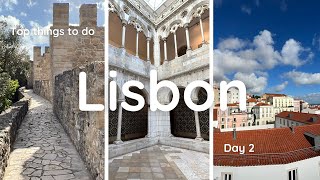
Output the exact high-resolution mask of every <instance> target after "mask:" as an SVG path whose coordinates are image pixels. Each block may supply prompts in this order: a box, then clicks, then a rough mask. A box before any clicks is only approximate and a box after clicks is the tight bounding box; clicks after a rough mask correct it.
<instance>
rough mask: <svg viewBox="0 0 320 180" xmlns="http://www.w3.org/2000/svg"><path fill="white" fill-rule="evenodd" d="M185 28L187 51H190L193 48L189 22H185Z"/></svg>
mask: <svg viewBox="0 0 320 180" xmlns="http://www.w3.org/2000/svg"><path fill="white" fill-rule="evenodd" d="M184 28H185V29H186V39H187V51H189V50H191V46H190V35H189V24H185V25H184Z"/></svg>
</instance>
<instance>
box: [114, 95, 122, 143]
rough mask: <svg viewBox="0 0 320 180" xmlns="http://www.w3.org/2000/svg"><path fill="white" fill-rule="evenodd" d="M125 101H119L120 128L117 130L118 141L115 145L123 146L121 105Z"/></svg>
mask: <svg viewBox="0 0 320 180" xmlns="http://www.w3.org/2000/svg"><path fill="white" fill-rule="evenodd" d="M124 101H125V100H119V101H118V102H119V109H118V128H117V139H116V141H114V144H122V143H123V142H122V140H121V127H122V106H121V103H122V102H124Z"/></svg>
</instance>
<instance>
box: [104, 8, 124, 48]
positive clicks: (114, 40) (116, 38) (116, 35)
mask: <svg viewBox="0 0 320 180" xmlns="http://www.w3.org/2000/svg"><path fill="white" fill-rule="evenodd" d="M108 18H109V19H108V21H109V23H112V24H113V26H109V31H108V33H109V44H111V45H112V46H114V47H121V46H122V45H121V44H122V43H121V41H122V23H123V22H124V20H122V19H121V17H120V15H119V13H117V11H109V16H108Z"/></svg>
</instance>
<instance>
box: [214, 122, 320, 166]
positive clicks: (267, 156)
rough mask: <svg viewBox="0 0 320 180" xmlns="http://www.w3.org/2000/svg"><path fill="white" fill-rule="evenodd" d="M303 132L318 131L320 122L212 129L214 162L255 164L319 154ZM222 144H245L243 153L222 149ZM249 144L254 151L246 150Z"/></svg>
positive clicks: (285, 161)
mask: <svg viewBox="0 0 320 180" xmlns="http://www.w3.org/2000/svg"><path fill="white" fill-rule="evenodd" d="M305 133H310V134H312V135H315V136H318V135H320V124H315V125H306V126H297V127H294V128H293V129H291V128H289V127H288V128H276V129H265V130H251V131H238V132H236V138H234V135H233V132H214V165H215V166H259V165H275V164H288V163H292V162H296V161H300V160H304V159H308V158H312V157H316V156H319V155H320V152H319V151H316V150H315V149H314V148H313V145H312V144H311V143H310V142H309V141H308V140H307V137H306V136H305ZM224 144H230V145H237V146H245V147H246V151H247V152H246V154H245V155H240V154H239V153H232V152H230V153H225V152H224ZM249 144H254V145H255V146H254V152H253V153H249V152H248V150H249V149H250V147H249Z"/></svg>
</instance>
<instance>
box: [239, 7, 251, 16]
mask: <svg viewBox="0 0 320 180" xmlns="http://www.w3.org/2000/svg"><path fill="white" fill-rule="evenodd" d="M241 11H242V12H244V13H246V14H249V15H251V8H250V7H248V6H246V5H242V6H241Z"/></svg>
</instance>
